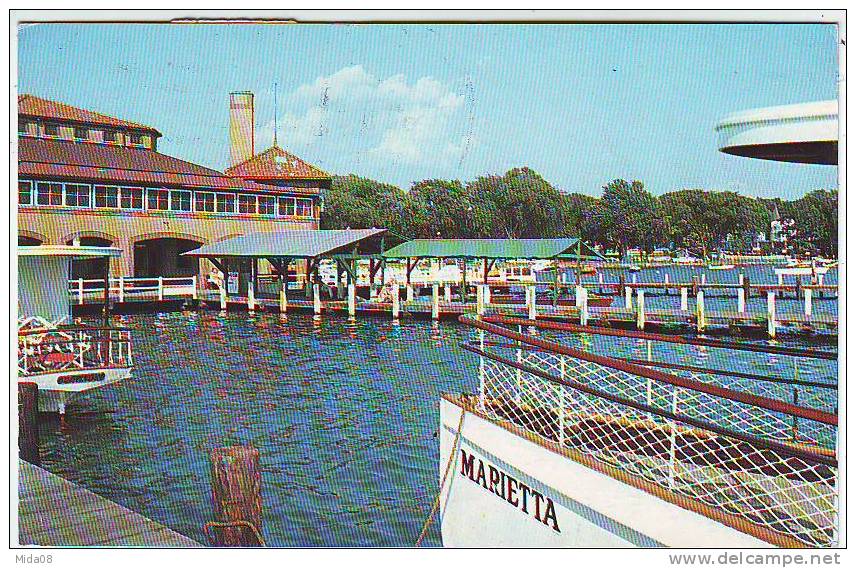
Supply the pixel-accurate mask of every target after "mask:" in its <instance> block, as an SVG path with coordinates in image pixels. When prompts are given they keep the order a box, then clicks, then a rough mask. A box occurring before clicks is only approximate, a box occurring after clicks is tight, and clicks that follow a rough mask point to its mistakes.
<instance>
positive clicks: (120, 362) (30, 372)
mask: <svg viewBox="0 0 856 568" xmlns="http://www.w3.org/2000/svg"><path fill="white" fill-rule="evenodd" d="M120 255H121V250H120V249H116V248H104V247H76V246H33V247H18V382H29V383H35V384H36V385H37V386H38V389H39V410H40V411H42V412H59V413H60V414H65V407H66V403H67V402H68V401H69V399H70V398H72V397H73V396H74V395H75V394H78V393H81V392H84V391H88V390H92V389H95V388H100V387H103V386H106V385H109V384H113V383H115V382H118V381H121V380H123V379H126V378H128V377H129V376H130V375H131V368H132V366H133V360H132V353H131V332H130V331H129V330H127V329H121V328H116V327H112V326H109V325H106V324H105V325H103V326H91V325H77V324H73V323H71V306H70V301H69V291H68V279H69V272H70V269H71V261H72V260H73V259H82V258H110V257H118V256H120ZM108 276H109V275H107V274H105V280H106V279H107V278H108Z"/></svg>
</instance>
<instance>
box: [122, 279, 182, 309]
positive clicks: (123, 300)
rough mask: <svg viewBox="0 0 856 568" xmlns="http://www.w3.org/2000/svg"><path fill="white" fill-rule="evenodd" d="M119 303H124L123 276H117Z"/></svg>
mask: <svg viewBox="0 0 856 568" xmlns="http://www.w3.org/2000/svg"><path fill="white" fill-rule="evenodd" d="M193 283H194V284H196V282H195V281H194V282H193ZM195 289H196V288H195V287H194V290H195ZM194 294H195V293H194ZM195 299H196V298H194V300H195ZM119 303H120V304H124V303H125V277H124V276H120V277H119Z"/></svg>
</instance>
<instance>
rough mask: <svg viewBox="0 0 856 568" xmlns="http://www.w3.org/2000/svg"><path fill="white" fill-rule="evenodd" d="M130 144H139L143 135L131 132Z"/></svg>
mask: <svg viewBox="0 0 856 568" xmlns="http://www.w3.org/2000/svg"><path fill="white" fill-rule="evenodd" d="M128 138H129V140H130V142H131V144H134V145H136V146H140V145H142V143H143V135H142V134H131V135H130V136H129V137H128Z"/></svg>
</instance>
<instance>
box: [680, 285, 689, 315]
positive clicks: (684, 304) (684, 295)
mask: <svg viewBox="0 0 856 568" xmlns="http://www.w3.org/2000/svg"><path fill="white" fill-rule="evenodd" d="M689 310H690V303H689V290H688V289H687V288H686V286H682V287H681V311H682V312H688V311H689Z"/></svg>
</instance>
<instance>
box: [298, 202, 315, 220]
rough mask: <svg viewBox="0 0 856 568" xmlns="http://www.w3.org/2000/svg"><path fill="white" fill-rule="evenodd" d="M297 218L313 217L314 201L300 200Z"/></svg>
mask: <svg viewBox="0 0 856 568" xmlns="http://www.w3.org/2000/svg"><path fill="white" fill-rule="evenodd" d="M297 216H298V217H312V200H311V199H298V200H297Z"/></svg>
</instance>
